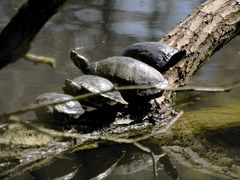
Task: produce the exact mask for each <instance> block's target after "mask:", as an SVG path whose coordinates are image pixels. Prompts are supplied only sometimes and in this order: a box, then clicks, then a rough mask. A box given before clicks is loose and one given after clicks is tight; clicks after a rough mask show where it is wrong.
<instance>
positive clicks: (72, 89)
mask: <svg viewBox="0 0 240 180" xmlns="http://www.w3.org/2000/svg"><path fill="white" fill-rule="evenodd" d="M81 88H82V87H81V85H80V84H78V83H76V82H74V81H72V80H70V79H66V80H65V87H63V88H62V89H63V91H64V93H67V94H71V95H74V96H75V95H78V94H79V91H81Z"/></svg>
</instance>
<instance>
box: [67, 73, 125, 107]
mask: <svg viewBox="0 0 240 180" xmlns="http://www.w3.org/2000/svg"><path fill="white" fill-rule="evenodd" d="M113 89H114V85H113V84H112V83H111V82H110V81H109V80H107V79H105V78H102V77H99V76H94V75H82V76H79V77H76V78H74V79H72V80H69V79H67V80H66V81H65V87H64V88H63V90H64V92H65V93H67V94H71V95H79V94H83V93H89V92H90V93H94V94H97V93H101V92H105V91H110V92H106V93H102V94H99V95H98V96H94V97H90V98H87V99H84V100H83V101H84V102H86V103H87V104H89V105H93V106H97V107H101V106H104V105H110V106H114V105H117V104H123V105H126V104H128V103H127V102H126V101H125V100H124V99H123V98H122V96H121V94H120V92H119V91H111V90H113Z"/></svg>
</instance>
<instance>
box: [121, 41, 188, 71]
mask: <svg viewBox="0 0 240 180" xmlns="http://www.w3.org/2000/svg"><path fill="white" fill-rule="evenodd" d="M185 54H186V51H184V50H183V51H179V50H178V49H175V48H173V47H171V46H169V45H167V44H164V43H160V42H140V43H135V44H132V45H130V46H128V47H127V48H125V49H124V52H123V56H128V57H132V58H135V59H138V60H140V61H142V62H145V63H146V64H148V65H150V66H152V67H154V68H155V69H157V70H158V71H160V72H164V71H166V70H167V69H168V68H169V67H172V66H174V65H175V64H176V63H177V62H178V61H179V60H180V59H181V58H182V57H183V56H185Z"/></svg>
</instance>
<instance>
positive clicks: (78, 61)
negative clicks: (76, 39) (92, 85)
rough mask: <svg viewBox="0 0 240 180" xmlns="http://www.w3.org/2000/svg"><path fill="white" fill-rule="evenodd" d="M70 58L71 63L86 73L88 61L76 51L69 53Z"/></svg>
mask: <svg viewBox="0 0 240 180" xmlns="http://www.w3.org/2000/svg"><path fill="white" fill-rule="evenodd" d="M70 58H71V60H72V62H73V63H74V64H75V66H77V67H78V68H79V69H80V70H82V71H83V72H84V73H86V71H87V69H88V67H89V61H88V59H87V58H85V57H84V56H82V55H80V54H78V53H77V52H76V51H71V52H70Z"/></svg>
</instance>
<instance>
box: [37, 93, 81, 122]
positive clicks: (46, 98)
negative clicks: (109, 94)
mask: <svg viewBox="0 0 240 180" xmlns="http://www.w3.org/2000/svg"><path fill="white" fill-rule="evenodd" d="M71 98H72V96H70V95H67V94H59V93H44V94H41V95H39V96H38V97H37V98H36V99H35V102H34V103H35V104H44V103H48V102H56V101H61V100H68V99H71ZM83 113H84V110H83V108H82V106H81V104H80V103H79V102H78V101H76V100H73V101H68V102H65V103H62V104H57V105H49V106H46V107H43V108H39V109H37V110H36V114H37V116H38V117H39V119H47V120H48V119H55V120H57V121H59V122H61V123H65V122H70V121H72V120H76V119H78V118H79V117H80V116H81V115H82V114H83Z"/></svg>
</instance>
